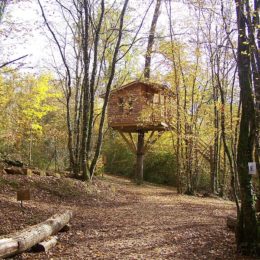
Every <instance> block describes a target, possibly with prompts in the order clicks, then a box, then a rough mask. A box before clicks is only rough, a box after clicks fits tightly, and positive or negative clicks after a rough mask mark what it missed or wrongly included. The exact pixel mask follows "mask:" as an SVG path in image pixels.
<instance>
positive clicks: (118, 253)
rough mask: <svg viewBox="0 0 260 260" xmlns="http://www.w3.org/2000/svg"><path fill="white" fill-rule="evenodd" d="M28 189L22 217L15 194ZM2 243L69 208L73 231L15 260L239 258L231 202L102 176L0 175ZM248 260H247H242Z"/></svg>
mask: <svg viewBox="0 0 260 260" xmlns="http://www.w3.org/2000/svg"><path fill="white" fill-rule="evenodd" d="M21 187H30V189H31V193H32V200H31V201H28V202H26V203H25V207H24V209H23V210H22V209H21V207H20V204H19V203H18V202H17V201H16V191H17V189H18V188H21ZM0 209H1V211H0V219H1V225H0V236H3V235H5V234H9V233H10V232H13V231H16V230H20V229H22V228H24V227H26V226H28V225H33V224H36V223H39V222H41V221H43V220H45V219H47V218H48V217H50V216H51V215H52V214H55V213H57V212H61V211H63V210H64V209H72V210H73V211H74V212H75V216H74V217H73V219H72V221H71V229H70V230H69V231H68V232H65V233H59V235H58V236H59V242H58V244H57V245H56V246H55V247H54V248H53V249H52V250H51V251H49V252H48V253H47V254H45V253H30V252H25V253H23V254H21V255H19V256H16V257H15V259H176V260H178V259H189V260H191V259H245V258H239V257H238V256H236V253H235V251H236V248H235V235H234V233H233V232H232V231H230V230H229V229H228V228H227V227H226V217H227V216H228V215H235V206H234V203H232V202H230V201H225V200H222V199H218V198H216V199H215V198H199V197H192V196H186V195H178V194H177V193H176V190H175V189H173V188H169V187H164V186H159V185H152V184H147V183H145V184H144V185H143V186H136V185H135V184H134V183H132V182H131V181H130V180H128V179H125V178H121V177H115V176H111V175H105V176H104V177H103V178H101V177H100V178H96V179H95V180H94V181H93V183H92V184H86V183H83V182H81V181H78V180H73V179H69V178H55V177H39V176H33V177H27V176H18V175H17V176H12V175H7V174H3V175H0ZM247 259H249V258H247Z"/></svg>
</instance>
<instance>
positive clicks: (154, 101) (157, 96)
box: [153, 94, 160, 104]
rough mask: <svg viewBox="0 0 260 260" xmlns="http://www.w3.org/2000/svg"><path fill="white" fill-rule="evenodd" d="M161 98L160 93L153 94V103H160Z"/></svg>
mask: <svg viewBox="0 0 260 260" xmlns="http://www.w3.org/2000/svg"><path fill="white" fill-rule="evenodd" d="M159 102H160V99H159V94H154V96H153V103H154V104H159Z"/></svg>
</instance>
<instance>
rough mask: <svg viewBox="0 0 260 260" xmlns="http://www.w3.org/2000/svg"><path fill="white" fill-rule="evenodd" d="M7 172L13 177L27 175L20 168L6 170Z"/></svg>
mask: <svg viewBox="0 0 260 260" xmlns="http://www.w3.org/2000/svg"><path fill="white" fill-rule="evenodd" d="M4 170H5V172H6V173H8V174H13V175H26V173H25V172H24V171H23V169H22V168H20V167H10V168H4Z"/></svg>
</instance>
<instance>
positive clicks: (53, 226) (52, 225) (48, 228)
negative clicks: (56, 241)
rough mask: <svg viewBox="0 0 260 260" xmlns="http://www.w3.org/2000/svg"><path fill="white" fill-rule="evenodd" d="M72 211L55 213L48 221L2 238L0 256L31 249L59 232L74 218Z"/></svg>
mask: <svg viewBox="0 0 260 260" xmlns="http://www.w3.org/2000/svg"><path fill="white" fill-rule="evenodd" d="M72 216H73V213H72V211H69V210H67V211H65V212H64V213H61V214H55V215H54V216H52V217H51V218H49V219H47V220H46V221H44V222H42V223H39V224H37V225H35V226H32V227H29V228H26V229H24V230H22V231H20V232H17V233H15V234H13V235H10V236H9V237H5V238H2V239H0V258H4V257H9V256H12V255H15V254H18V253H21V252H23V251H25V250H27V249H30V248H31V247H32V246H34V245H35V244H37V243H40V242H42V241H43V240H45V239H46V238H48V237H49V236H52V235H54V234H56V233H57V232H59V231H60V230H61V229H62V228H63V227H64V226H65V225H66V224H67V223H68V222H69V221H70V219H71V218H72Z"/></svg>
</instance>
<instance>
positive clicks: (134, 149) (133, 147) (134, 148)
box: [118, 131, 136, 154]
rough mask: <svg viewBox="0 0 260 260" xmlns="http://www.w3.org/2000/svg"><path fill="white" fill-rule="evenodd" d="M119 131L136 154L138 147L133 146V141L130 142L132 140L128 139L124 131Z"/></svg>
mask: <svg viewBox="0 0 260 260" xmlns="http://www.w3.org/2000/svg"><path fill="white" fill-rule="evenodd" d="M118 132H119V134H120V135H121V136H122V138H123V139H124V140H125V142H126V144H127V145H128V147H129V148H130V150H131V151H132V152H133V153H134V154H136V147H135V146H133V144H132V142H130V141H129V140H128V139H127V137H126V136H125V134H124V132H122V131H118Z"/></svg>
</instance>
